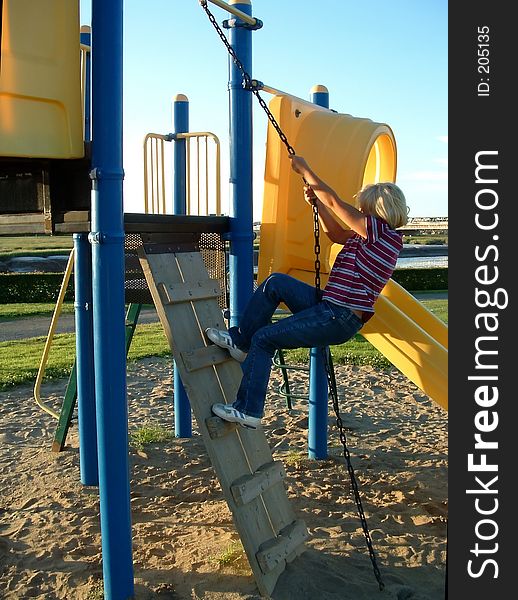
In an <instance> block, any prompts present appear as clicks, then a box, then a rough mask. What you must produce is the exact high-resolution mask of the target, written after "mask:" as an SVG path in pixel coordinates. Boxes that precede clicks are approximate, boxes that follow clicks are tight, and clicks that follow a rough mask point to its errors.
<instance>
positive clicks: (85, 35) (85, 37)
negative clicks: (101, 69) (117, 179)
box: [79, 25, 92, 142]
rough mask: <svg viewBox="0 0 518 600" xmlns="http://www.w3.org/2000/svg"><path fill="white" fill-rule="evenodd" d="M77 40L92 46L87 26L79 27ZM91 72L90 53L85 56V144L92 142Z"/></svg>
mask: <svg viewBox="0 0 518 600" xmlns="http://www.w3.org/2000/svg"><path fill="white" fill-rule="evenodd" d="M79 39H80V41H81V44H84V45H85V46H90V47H91V46H92V35H91V30H90V27H88V25H84V26H83V27H81V33H80V35H79ZM91 70H92V60H91V52H88V53H87V54H86V68H85V106H84V109H85V142H90V141H91V140H92V121H91V116H92V115H91V112H92V107H91V102H90V95H91V91H92V90H91V85H90V80H91Z"/></svg>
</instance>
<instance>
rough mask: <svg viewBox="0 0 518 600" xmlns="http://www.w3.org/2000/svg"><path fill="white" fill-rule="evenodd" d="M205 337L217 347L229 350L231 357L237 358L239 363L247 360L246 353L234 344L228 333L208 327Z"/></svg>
mask: <svg viewBox="0 0 518 600" xmlns="http://www.w3.org/2000/svg"><path fill="white" fill-rule="evenodd" d="M205 335H206V336H207V337H208V338H209V340H210V341H211V342H214V343H215V344H216V346H219V347H220V348H225V349H226V350H228V351H229V352H230V356H231V357H232V358H235V359H236V360H237V361H238V362H243V361H244V360H245V358H246V352H243V351H242V350H240V349H239V348H238V347H237V346H236V345H235V344H234V342H233V341H232V338H231V337H230V334H229V333H228V332H227V331H224V330H220V329H215V328H214V327H208V328H207V329H206V330H205Z"/></svg>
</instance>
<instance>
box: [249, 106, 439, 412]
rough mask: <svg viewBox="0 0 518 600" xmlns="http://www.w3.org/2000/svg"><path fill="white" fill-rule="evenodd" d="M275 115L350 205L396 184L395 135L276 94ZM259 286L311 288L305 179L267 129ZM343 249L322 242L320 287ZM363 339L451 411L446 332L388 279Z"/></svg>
mask: <svg viewBox="0 0 518 600" xmlns="http://www.w3.org/2000/svg"><path fill="white" fill-rule="evenodd" d="M270 110H271V111H272V113H273V115H274V116H275V118H276V120H277V121H278V123H279V125H280V127H281V129H282V130H283V131H284V132H285V134H286V136H287V137H288V139H289V140H290V142H291V143H292V144H293V145H294V146H295V147H296V148H297V152H298V153H299V154H301V155H302V156H304V157H305V158H306V159H307V160H308V162H309V164H310V165H311V166H312V168H313V169H314V170H315V171H316V172H317V173H319V175H320V177H322V179H324V181H326V182H328V183H329V185H331V187H333V188H334V189H335V190H336V192H337V193H338V195H339V196H340V197H341V198H342V199H343V200H345V201H347V202H351V203H353V202H354V195H355V194H356V192H357V191H358V190H360V189H361V188H362V187H363V186H364V185H366V184H368V183H375V182H378V181H395V177H396V162H397V161H396V142H395V139H394V135H393V133H392V130H391V129H390V128H389V127H388V126H387V125H385V124H382V123H375V122H373V121H371V120H370V119H359V118H356V117H353V116H351V115H347V114H339V113H335V112H332V111H330V110H327V109H325V108H322V107H318V106H315V105H314V104H312V103H310V102H305V101H302V100H300V99H299V98H294V97H292V96H288V95H277V96H275V97H274V98H273V99H272V101H271V102H270ZM264 180H265V181H264V198H263V215H262V221H261V247H260V252H259V269H258V281H262V280H263V279H265V278H266V277H268V275H270V273H272V272H275V271H277V272H283V273H288V274H290V275H292V276H293V277H296V278H297V279H301V280H303V281H305V282H306V283H313V281H314V277H315V269H314V262H315V256H314V249H313V246H314V244H313V239H312V215H311V213H310V211H308V208H307V204H306V202H305V201H304V197H303V194H302V183H301V180H300V177H299V176H298V175H297V174H295V173H294V172H293V170H292V169H291V168H290V164H289V159H288V154H287V152H286V149H285V147H284V145H283V143H282V140H280V139H279V136H278V135H277V132H276V131H275V129H274V128H273V127H272V126H271V125H270V126H269V128H268V136H267V151H266V164H265V178H264ZM340 248H341V246H339V245H338V244H333V243H332V242H331V241H330V240H329V239H328V238H327V236H325V234H323V235H322V236H321V237H320V262H321V269H320V274H321V278H322V285H324V284H325V281H326V280H327V276H328V275H329V273H330V271H331V267H332V264H333V262H334V259H335V258H336V255H337V253H338V251H339V250H340ZM361 334H362V335H363V336H364V337H365V338H366V339H367V340H368V341H369V342H370V343H371V344H373V346H375V347H376V348H377V349H378V350H380V351H381V352H382V353H383V354H384V355H385V356H386V357H387V358H388V359H389V360H390V361H391V362H392V363H393V364H394V365H395V366H396V367H398V369H400V370H401V371H402V372H403V373H404V374H405V375H406V376H407V377H408V378H409V379H410V380H411V381H413V382H414V383H415V384H416V385H417V386H419V387H420V388H421V389H422V390H423V391H424V392H425V393H426V394H427V395H429V396H430V397H431V398H432V399H433V400H435V401H436V402H437V403H438V404H439V405H440V406H442V407H443V408H446V409H447V407H448V391H447V380H448V328H447V326H446V325H445V324H444V323H443V322H442V321H440V320H439V319H438V318H437V317H435V315H433V314H432V313H431V312H430V311H428V310H427V309H426V308H425V307H424V306H423V305H422V304H421V303H420V302H418V301H417V300H416V299H415V298H413V296H412V295H411V294H409V293H408V292H407V291H406V290H404V289H403V288H402V287H401V286H400V285H399V284H397V283H396V282H395V281H393V280H390V281H389V283H388V284H387V286H386V287H385V289H384V290H383V292H382V293H381V295H380V297H379V298H378V300H377V302H376V304H375V315H374V317H373V318H372V319H370V320H369V321H368V323H367V324H366V325H364V327H363V328H362V330H361Z"/></svg>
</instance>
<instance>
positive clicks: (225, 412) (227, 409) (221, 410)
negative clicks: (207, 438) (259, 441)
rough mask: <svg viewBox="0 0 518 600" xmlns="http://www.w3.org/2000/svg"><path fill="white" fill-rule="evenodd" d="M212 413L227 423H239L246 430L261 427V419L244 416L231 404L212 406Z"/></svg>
mask: <svg viewBox="0 0 518 600" xmlns="http://www.w3.org/2000/svg"><path fill="white" fill-rule="evenodd" d="M212 412H213V413H214V414H215V415H216V416H217V417H220V418H221V419H223V420H224V421H228V422H229V423H239V425H242V426H243V427H247V428H248V429H257V428H258V427H260V426H261V419H259V418H257V417H251V416H250V415H245V413H242V412H240V411H239V410H236V409H235V408H234V407H233V406H232V404H213V405H212Z"/></svg>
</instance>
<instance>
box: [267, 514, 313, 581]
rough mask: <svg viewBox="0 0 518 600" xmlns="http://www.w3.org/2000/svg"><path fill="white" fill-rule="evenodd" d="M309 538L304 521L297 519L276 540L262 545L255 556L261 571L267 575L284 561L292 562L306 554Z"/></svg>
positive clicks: (273, 539)
mask: <svg viewBox="0 0 518 600" xmlns="http://www.w3.org/2000/svg"><path fill="white" fill-rule="evenodd" d="M308 537H309V536H308V531H307V529H306V525H305V523H304V521H302V520H300V519H297V520H296V521H293V523H291V524H290V525H288V526H287V527H285V528H284V529H282V530H281V531H280V532H279V535H278V536H277V537H276V538H272V539H271V540H268V541H267V542H264V543H263V544H261V545H260V546H259V550H258V551H257V553H256V555H255V557H256V559H257V562H258V563H259V566H260V567H261V571H262V572H263V573H265V574H266V573H269V572H270V571H271V570H273V569H275V568H276V567H277V566H279V565H280V564H281V563H282V562H283V561H284V562H291V561H292V560H293V559H294V558H295V557H296V556H297V555H298V554H302V552H304V540H306V539H307V538H308Z"/></svg>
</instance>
